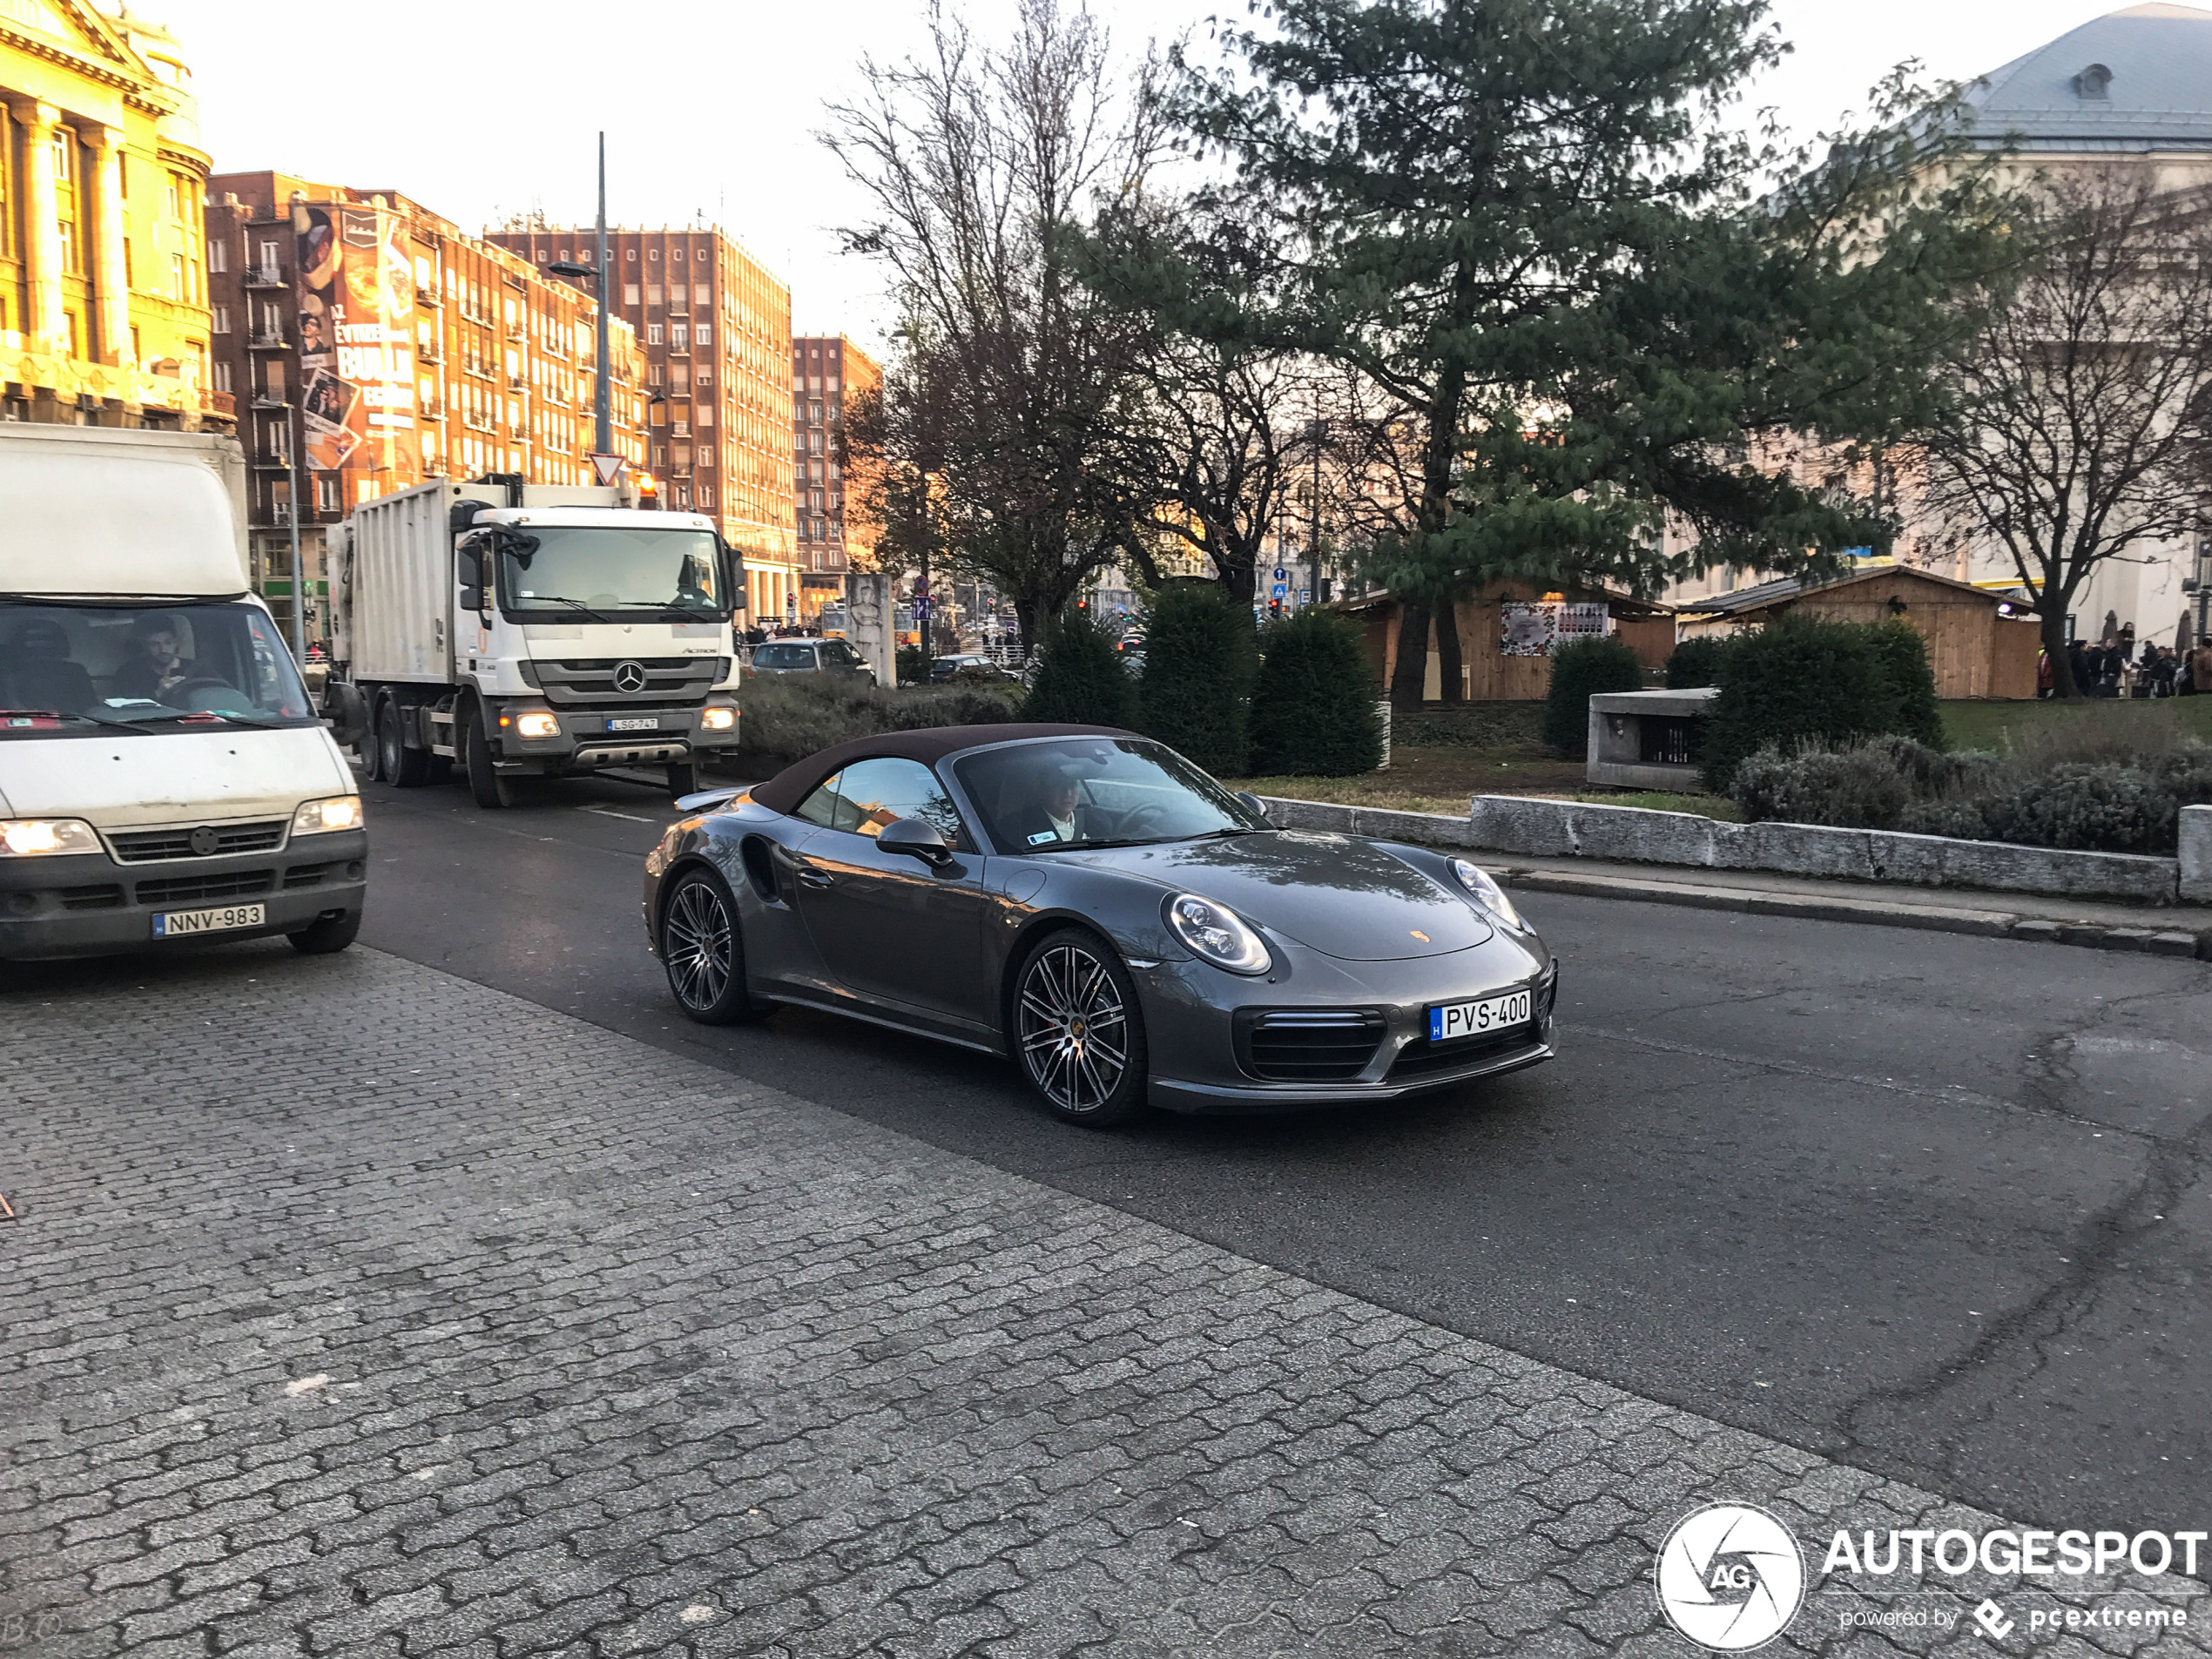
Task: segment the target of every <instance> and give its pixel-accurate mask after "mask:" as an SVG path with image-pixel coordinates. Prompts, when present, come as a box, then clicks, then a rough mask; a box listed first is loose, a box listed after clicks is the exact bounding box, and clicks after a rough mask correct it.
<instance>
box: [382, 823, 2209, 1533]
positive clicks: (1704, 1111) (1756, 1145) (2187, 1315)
mask: <svg viewBox="0 0 2212 1659" xmlns="http://www.w3.org/2000/svg"><path fill="white" fill-rule="evenodd" d="M368 797H369V813H370V824H371V829H372V837H373V845H374V860H375V862H374V877H373V881H372V887H371V903H370V910H369V918H368V925H367V927H366V928H365V929H364V931H363V934H362V940H363V941H364V942H365V943H368V944H370V945H373V946H375V947H377V948H381V949H383V950H387V951H390V952H393V953H395V954H398V955H401V956H404V957H408V958H410V959H412V960H414V961H418V962H421V963H424V964H427V965H429V966H432V967H435V968H443V969H446V970H448V971H449V972H451V973H454V974H460V975H462V976H464V977H466V978H469V979H471V980H475V981H480V982H482V983H484V984H487V985H491V986H496V987H498V988H502V989H503V990H507V991H509V992H512V993H514V994H515V995H519V996H522V997H524V998H527V999H529V1000H531V1001H536V1002H539V1003H542V1004H544V1005H546V1006H549V1007H551V1008H558V1009H562V1010H563V1011H566V1012H569V1013H571V1014H575V1015H581V1016H583V1018H585V1019H588V1020H590V1021H592V1022H597V1023H598V1024H600V1025H602V1026H605V1027H609V1028H612V1029H615V1030H617V1031H621V1032H624V1033H625V1034H627V1035H631V1036H634V1037H637V1038H639V1039H642V1040H643V1041H644V1042H650V1043H652V1044H655V1045H657V1046H658V1047H661V1048H664V1049H672V1050H677V1051H679V1052H682V1053H685V1054H688V1055H693V1056H695V1057H698V1058H703V1059H705V1060H707V1061H710V1062H712V1063H713V1064H715V1065H718V1066H720V1067H723V1068H725V1069H728V1070H730V1071H731V1072H732V1073H735V1074H737V1075H738V1076H743V1077H746V1078H751V1079H755V1080H759V1081H764V1082H772V1083H773V1084H775V1085H777V1086H778V1087H779V1088H782V1089H787V1090H790V1091H792V1092H794V1093H797V1094H799V1095H802V1096H807V1097H809V1098H811V1099H813V1100H816V1101H819V1102H821V1103H825V1104H826V1105H829V1106H832V1107H834V1108H836V1109H840V1110H842V1111H846V1112H850V1113H853V1114H854V1115H856V1116H860V1117H864V1118H867V1119H869V1120H871V1121H873V1122H876V1123H884V1124H888V1125H892V1126H894V1127H896V1128H898V1129H900V1130H904V1131H906V1132H907V1133H908V1134H911V1135H914V1136H918V1137H920V1138H921V1139H922V1140H925V1141H927V1142H930V1143H934V1144H936V1145H940V1146H942V1147H946V1148H948V1149H951V1150H957V1151H959V1152H961V1153H965V1154H968V1155H969V1156H971V1157H976V1158H979V1159H981V1160H983V1161H985V1162H986V1163H991V1164H995V1165H996V1166H998V1167H1000V1168H1001V1169H1004V1170H1011V1171H1015V1172H1018V1173H1020V1174H1022V1175H1026V1176H1029V1177H1034V1178H1035V1179H1037V1180H1040V1181H1042V1182H1045V1183H1048V1184H1051V1185H1054V1186H1056V1187H1059V1188H1062V1189H1064V1190H1069V1191H1071V1192H1075V1193H1078V1194H1081V1195H1083V1196H1085V1197H1092V1198H1096V1199H1099V1200H1102V1201H1103V1202H1105V1203H1108V1204H1113V1205H1115V1206H1116V1207H1119V1208H1121V1209H1123V1210H1126V1211H1131V1212H1133V1213H1136V1214H1139V1215H1143V1216H1145V1217H1151V1218H1153V1219H1156V1220H1157V1221H1160V1222H1162V1223H1164V1224H1168V1225H1170V1226H1171V1227H1175V1228H1177V1229H1179V1230H1181V1231H1185V1232H1188V1233H1190V1234H1193V1235H1196V1236H1197V1237H1200V1238H1205V1239H1208V1240H1211V1241H1214V1242H1217V1243H1219V1244H1224V1245H1226V1246H1228V1247H1230V1248H1231V1249H1234V1250H1236V1251H1239V1252H1242V1253H1243V1254H1244V1255H1246V1256H1248V1257H1251V1258H1256V1259H1258V1260H1261V1261H1264V1262H1268V1263H1271V1264H1278V1265H1280V1266H1284V1267H1287V1268H1290V1269H1292V1270H1295V1271H1299V1272H1302V1273H1305V1274H1307V1275H1309V1276H1311V1277H1312V1278H1317V1279H1318V1280H1321V1281H1323V1282H1325V1283H1327V1284H1330V1285H1335V1286H1337V1287H1339V1288H1341V1289H1343V1290H1345V1291H1350V1292H1352V1293H1354V1294H1356V1295H1359V1296H1361V1297H1364V1298H1369V1299H1372V1300H1373V1301H1376V1302H1379V1303H1381V1304H1384V1305H1388V1306H1390V1307H1393V1308H1395V1309H1399V1310H1401V1311H1403V1312H1408V1313H1411V1314H1413V1315H1415V1316H1417V1317H1419V1318H1423V1319H1426V1320H1429V1321H1433V1322H1434V1323H1437V1324H1440V1325H1445V1326H1447V1327H1449V1328H1452V1329H1453V1330H1457V1331H1460V1332H1465V1333H1467V1334H1468V1335H1472V1336H1475V1337H1479V1338H1481V1339H1486V1340H1488V1341H1490V1342H1493V1343H1496V1344H1500V1345H1503V1346H1506V1347H1508V1348H1512V1349H1514V1350H1517V1351H1519V1352H1522V1353H1525V1354H1527V1355H1530V1356H1532V1357H1534V1358H1537V1359H1543V1360H1546V1361H1549V1362H1551V1363H1554V1364H1556V1365H1561V1366H1567V1367H1569V1368H1571V1369H1573V1370H1575V1371H1577V1372H1581V1373H1583V1374H1586V1375H1588V1376H1591V1377H1595V1378H1598V1379H1603V1380H1605V1381H1608V1382H1611V1383H1615V1384H1617V1385H1619V1386H1622V1387H1625V1388H1628V1389H1630V1390H1633V1391H1635V1392H1636V1393H1641V1394H1644V1395H1648V1396H1651V1397H1654V1398H1656V1399H1662V1400H1665V1401H1668V1402H1670V1403H1674V1404H1678V1405H1681V1406H1686V1407H1688V1408H1690V1409H1692V1410H1695V1411H1697V1412H1701V1413H1707V1414H1710V1415H1711V1416H1713V1417H1716V1418H1718V1419H1720V1420H1723V1421H1724V1422H1729V1423H1732V1424H1735V1425H1737V1426H1743V1427H1745V1428H1750V1429H1753V1430H1757V1431H1758V1432H1761V1433H1767V1434H1770V1435H1773V1436H1775V1437H1777V1438H1779V1439H1782V1440H1787V1441H1790V1442H1792V1443H1794V1444H1796V1445H1798V1446H1801V1447H1805V1448H1807V1449H1809V1450H1812V1451H1816V1452H1819V1453H1824V1454H1827V1455H1830V1456H1832V1457H1836V1458H1838V1459H1841V1460H1844V1461H1847V1462H1850V1463H1852V1464H1855V1465H1857V1466H1858V1467H1864V1468H1866V1469H1870V1470H1872V1471H1875V1472H1878V1473H1881V1474H1892V1475H1895V1476H1898V1477H1899V1478H1901V1479H1905V1480H1912V1481H1915V1482H1918V1483H1919V1484H1921V1485H1925V1486H1927V1487H1932V1488H1933V1489H1935V1490H1937V1491H1939V1492H1942V1493H1945V1494H1949V1495H1951V1496H1954V1497H1958V1498H1961V1499H1965V1500H1968V1501H1973V1502H1975V1503H1978V1504H1981V1505H1985V1506H1986V1507H1990V1508H1993V1509H1996V1510H1998V1511H2000V1512H2001V1513H2006V1514H2013V1515H2015V1516H2018V1517H2020V1518H2021V1519H2023V1520H2028V1521H2039V1522H2041V1523H2044V1524H2048V1525H2054V1526H2062V1527H2063V1526H2080V1527H2098V1526H2103V1527H2122V1528H2126V1529H2130V1530H2132V1529H2135V1528H2141V1527H2165V1528H2169V1529H2172V1528H2181V1527H2205V1526H2207V1525H2208V1524H2212V1410H2208V1409H2207V1407H2208V1404H2212V1386H2208V1382H2207V1377H2208V1372H2207V1369H2206V1367H2207V1366H2208V1364H2212V1297H2209V1296H2208V1295H2207V1294H2206V1291H2207V1288H2208V1286H2212V1183H2208V1180H2207V1171H2208V1161H2207V1155H2208V1152H2212V1128H2209V1127H2208V1119H2212V967H2209V966H2207V965H2205V964H2202V963H2188V962H2181V961H2169V960H2164V959H2157V958H2150V957H2134V956H2121V955H2113V954H2103V953H2094V952H2088V951H2083V950H2076V949H2069V948H2063V947H2059V946H2053V945H2039V944H2028V943H2014V942H2011V941H1995V940H1981V939H1970V938H1965V937H1956V936H1952V935H1946V934H1925V933H1915V932H1905V931H1898V930H1892V929H1885V928H1876V927H1853V926H1845V925H1840V924H1827V923H1816V922H1804V921H1784V920H1772V919H1761V918H1750V917H1743V916H1731V915H1728V914H1722V913H1714V912H1705V911H1697V910H1688V909H1676V908H1668V907H1658V906H1646V905H1639V904H1632V903H1627V902H1622V901H1618V900H1588V899H1575V898H1567V897H1561V896H1556V895H1532V896H1531V897H1530V898H1529V899H1528V900H1527V909H1528V911H1529V913H1530V914H1531V915H1532V917H1533V918H1534V920H1535V921H1536V922H1537V923H1538V925H1539V926H1540V927H1541V928H1542V929H1543V930H1544V933H1545V934H1546V936H1547V938H1548V940H1549V941H1551V943H1552V945H1553V948H1554V950H1555V951H1557V952H1558V954H1560V955H1561V958H1562V959H1563V962H1564V968H1563V973H1564V978H1563V981H1562V990H1561V1019H1562V1024H1563V1031H1562V1049H1561V1056H1560V1058H1559V1059H1558V1061H1556V1062H1554V1063H1553V1064H1551V1065H1548V1066H1545V1067H1541V1068H1539V1069H1536V1070H1534V1071H1530V1072H1523V1073H1520V1074H1517V1075H1516V1076H1512V1077H1509V1078H1506V1079H1503V1080H1500V1081H1498V1082H1493V1083H1490V1084H1487V1085H1482V1086H1478V1087H1476V1088H1474V1089H1467V1090H1464V1091H1460V1092H1458V1093H1454V1094H1449V1095H1446V1096H1439V1097H1433V1098H1431V1099H1429V1100H1426V1101H1425V1102H1421V1103H1414V1104H1408V1105H1404V1106H1400V1107H1397V1108H1393V1109H1387V1110H1372V1109H1370V1110H1361V1111H1359V1112H1354V1113H1343V1114H1309V1115H1299V1116H1292V1117H1285V1118H1274V1119H1262V1120H1251V1119H1244V1120H1231V1121H1219V1120H1213V1121H1210V1120H1202V1119H1192V1118H1186V1117H1174V1116H1157V1117H1156V1118H1154V1119H1153V1120H1151V1121H1150V1122H1148V1123H1145V1124H1143V1126H1142V1127H1140V1128H1138V1129H1136V1130H1134V1131H1132V1132H1125V1133H1119V1134H1097V1133H1086V1132H1083V1131H1081V1130H1071V1129H1069V1128H1067V1127H1064V1126H1062V1125H1061V1124H1058V1123H1055V1122H1052V1121H1050V1120H1049V1119H1048V1118H1046V1117H1045V1116H1043V1115H1042V1113H1041V1112H1040V1111H1038V1110H1037V1109H1034V1108H1032V1107H1031V1106H1030V1105H1029V1103H1028V1101H1027V1099H1026V1097H1025V1096H1024V1093H1023V1091H1022V1089H1021V1088H1020V1086H1019V1085H1018V1084H1017V1082H1015V1077H1014V1076H1013V1074H1012V1072H1011V1070H1010V1069H1008V1068H1007V1067H1006V1066H1004V1065H1002V1064H1001V1063H999V1062H993V1061H990V1060H988V1059H984V1058H981V1057H978V1056H974V1055H968V1054H963V1053H961V1052H960V1051H957V1050H954V1049H941V1048H938V1047H935V1046H934V1045H932V1044H929V1043H927V1042H921V1041H920V1040H915V1039H909V1038H906V1037H902V1036H899V1035H892V1034H888V1033H885V1032H882V1031H879V1030H876V1029H873V1028H869V1027H866V1026H863V1025H860V1024H858V1023H854V1022H843V1021H840V1020H837V1019H835V1018H833V1017H831V1016H828V1015H812V1014H806V1013H799V1012H793V1011H788V1010H787V1011H786V1012H784V1013H783V1014H781V1015H778V1016H777V1017H776V1018H775V1019H774V1020H772V1021H771V1022H768V1023H767V1024H766V1025H765V1026H763V1027H758V1028H743V1029H733V1030H723V1029H706V1028H700V1027H698V1026H694V1025H691V1024H689V1023H688V1022H685V1021H684V1020H682V1019H681V1018H679V1017H678V1015H676V1014H675V1013H674V1011H673V1005H672V1003H671V1001H670V1000H669V998H668V996H667V995H666V993H665V990H664V988H663V985H662V982H661V979H660V974H659V970H658V967H657V966H656V964H655V963H654V962H653V961H651V958H649V957H648V956H647V955H646V954H645V951H644V945H643V940H642V934H641V928H640V924H639V921H638V875H639V865H640V859H641V855H642V854H643V853H644V851H645V849H646V848H648V847H649V846H651V844H652V842H653V840H655V839H656V837H657V835H658V830H659V826H661V825H662V823H663V822H664V821H665V819H666V817H667V815H668V813H667V808H666V806H665V800H664V795H663V794H662V793H661V792H657V791H652V790H648V789H645V788H643V787H638V786H631V785H627V784H624V783H620V782H616V781H597V782H592V783H585V784H577V785H574V786H563V787H562V788H561V789H560V790H559V791H558V792H549V793H545V794H543V795H540V796H537V797H536V798H535V799H533V801H532V802H531V803H530V804H529V805H527V806H523V807H520V808H518V809H516V810H512V811H509V812H505V813H486V812H481V811H478V810H477V809H476V808H475V807H473V806H470V805H469V803H468V799H467V797H466V794H465V792H464V791H463V790H462V789H461V788H460V787H458V786H454V787H444V788H431V789H423V790H416V791H409V792H401V791H395V790H390V789H386V788H381V787H374V786H372V787H371V788H370V789H369V790H368ZM608 1109H610V1111H618V1110H619V1109H620V1103H619V1102H618V1101H610V1102H609V1103H608Z"/></svg>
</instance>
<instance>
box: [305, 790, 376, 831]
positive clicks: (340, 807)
mask: <svg viewBox="0 0 2212 1659" xmlns="http://www.w3.org/2000/svg"><path fill="white" fill-rule="evenodd" d="M360 827H361V797H360V796H359V795H333V796H331V797H330V798H329V799H327V800H307V801H302V802H300V810H299V811H298V812H296V813H293V814H292V833H293V834H294V835H320V834H321V833H323V832H324V831H326V830H355V829H359V828H360Z"/></svg>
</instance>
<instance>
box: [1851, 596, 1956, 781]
mask: <svg viewBox="0 0 2212 1659" xmlns="http://www.w3.org/2000/svg"><path fill="white" fill-rule="evenodd" d="M1866 638H1867V643H1868V644H1871V646H1873V648H1874V655H1875V657H1876V658H1877V659H1878V661H1879V662H1880V664H1881V665H1882V674H1883V677H1884V678H1885V679H1887V680H1888V681H1889V687H1890V695H1891V696H1892V697H1893V698H1896V700H1897V711H1896V713H1895V715H1894V716H1893V717H1892V725H1890V727H1889V730H1891V731H1892V732H1902V733H1904V734H1905V736H1906V737H1908V738H1912V740H1913V742H1915V743H1919V744H1925V745H1926V746H1927V747H1929V748H1931V749H1947V748H1949V747H1950V746H1951V744H1950V740H1949V739H1948V738H1946V737H1945V736H1944V732H1943V711H1941V710H1940V709H1939V708H1938V707H1937V706H1936V683H1935V670H1934V668H1933V667H1932V666H1931V665H1930V664H1929V662H1928V642H1927V641H1926V640H1925V639H1923V638H1922V637H1920V631H1919V629H1917V628H1915V627H1914V626H1913V625H1912V624H1911V623H1909V622H1904V621H1901V620H1898V619H1896V618H1892V619H1891V620H1890V621H1888V622H1878V623H1875V624H1872V625H1871V626H1870V627H1869V628H1868V629H1867V630H1866Z"/></svg>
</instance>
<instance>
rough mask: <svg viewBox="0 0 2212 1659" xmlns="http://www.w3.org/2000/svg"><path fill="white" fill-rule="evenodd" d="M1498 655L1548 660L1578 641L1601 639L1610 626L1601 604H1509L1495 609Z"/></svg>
mask: <svg viewBox="0 0 2212 1659" xmlns="http://www.w3.org/2000/svg"><path fill="white" fill-rule="evenodd" d="M1498 619H1499V641H1498V651H1499V653H1500V654H1501V656H1506V657H1548V656H1550V655H1551V654H1552V653H1553V652H1554V651H1557V650H1558V649H1559V648H1560V647H1561V645H1571V644H1574V643H1575V641H1576V640H1578V639H1602V638H1603V637H1605V635H1606V633H1607V632H1608V630H1609V628H1610V626H1611V624H1610V623H1609V622H1608V613H1607V610H1606V607H1605V606H1604V605H1602V604H1561V603H1560V602H1559V601H1557V600H1547V601H1545V602H1544V603H1542V604H1519V603H1515V602H1512V601H1508V602H1507V603H1506V604H1501V605H1500V606H1499V607H1498Z"/></svg>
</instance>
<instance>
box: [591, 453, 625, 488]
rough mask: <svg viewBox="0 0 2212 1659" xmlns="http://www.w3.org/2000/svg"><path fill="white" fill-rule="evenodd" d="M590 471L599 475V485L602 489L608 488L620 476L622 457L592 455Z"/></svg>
mask: <svg viewBox="0 0 2212 1659" xmlns="http://www.w3.org/2000/svg"><path fill="white" fill-rule="evenodd" d="M591 470H592V471H593V472H595V473H597V474H598V475H599V483H600V486H601V487H602V488H603V489H604V488H608V487H610V486H612V484H613V483H614V481H615V480H616V479H617V478H619V477H621V476H622V457H621V456H620V455H594V456H592V457H591Z"/></svg>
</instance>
